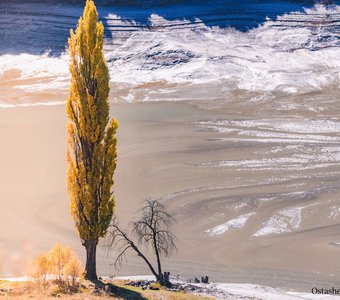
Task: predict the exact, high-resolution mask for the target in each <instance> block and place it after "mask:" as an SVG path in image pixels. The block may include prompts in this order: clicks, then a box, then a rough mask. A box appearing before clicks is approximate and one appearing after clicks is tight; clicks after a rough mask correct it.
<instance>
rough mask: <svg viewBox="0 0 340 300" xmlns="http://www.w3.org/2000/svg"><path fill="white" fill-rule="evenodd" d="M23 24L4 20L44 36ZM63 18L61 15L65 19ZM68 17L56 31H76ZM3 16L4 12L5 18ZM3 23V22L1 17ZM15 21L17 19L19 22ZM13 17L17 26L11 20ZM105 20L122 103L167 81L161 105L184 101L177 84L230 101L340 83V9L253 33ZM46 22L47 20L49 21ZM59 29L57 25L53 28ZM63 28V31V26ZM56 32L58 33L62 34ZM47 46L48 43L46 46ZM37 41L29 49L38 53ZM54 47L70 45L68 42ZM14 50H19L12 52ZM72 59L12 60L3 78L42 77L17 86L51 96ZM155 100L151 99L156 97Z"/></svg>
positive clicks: (31, 20) (6, 61)
mask: <svg viewBox="0 0 340 300" xmlns="http://www.w3.org/2000/svg"><path fill="white" fill-rule="evenodd" d="M22 9H23V10H25V9H27V10H29V9H30V10H29V11H28V12H27V13H26V14H24V16H23V17H22V18H20V19H18V18H17V16H13V15H11V14H5V15H4V18H5V19H6V18H7V19H6V20H5V21H6V22H5V23H7V24H9V23H11V22H13V23H17V22H22V25H20V26H23V30H25V31H27V32H28V33H30V32H31V31H32V30H33V31H34V30H37V34H39V35H40V34H42V35H44V36H45V35H46V34H48V33H47V32H42V33H39V32H38V31H39V30H38V29H39V22H40V20H39V19H37V18H36V17H35V16H34V15H32V14H33V13H32V12H31V10H32V8H29V9H28V8H27V7H26V8H25V6H23V8H22ZM59 13H60V12H59ZM64 13H65V15H67V16H68V18H69V19H68V21H67V22H66V21H65V22H64V21H63V20H64V19H65V18H66V17H65V16H60V15H58V14H57V12H55V13H54V14H52V13H51V17H50V19H48V21H49V22H51V24H54V25H53V26H57V25H55V22H57V23H58V24H59V23H60V26H69V27H72V25H71V23H70V22H71V21H70V18H71V19H72V22H74V21H75V20H76V15H77V13H78V11H75V10H72V9H70V10H69V11H68V12H67V14H66V12H64ZM2 14H4V12H2ZM2 16H3V15H2ZM14 17H15V19H13V18H14ZM11 18H12V19H11ZM104 19H105V20H106V21H105V25H106V26H107V28H106V30H107V31H108V32H109V34H107V36H110V35H111V38H108V39H107V40H106V43H105V49H106V57H107V60H108V64H109V68H110V75H111V81H112V82H113V83H116V84H120V85H127V86H128V87H129V89H130V92H131V93H130V95H128V97H125V98H122V99H121V100H123V101H124V99H127V98H128V99H129V101H135V100H146V101H147V100H152V99H154V97H149V96H150V95H149V93H148V91H146V92H145V93H144V94H143V95H142V96H141V95H140V93H139V94H138V96H137V92H136V93H135V92H134V91H135V89H138V88H139V87H140V86H141V85H143V84H145V83H156V82H162V83H163V85H162V89H161V90H160V91H158V92H159V93H160V94H162V95H163V97H158V98H157V99H166V100H181V99H184V98H185V96H183V98H181V97H178V95H176V97H172V96H171V95H170V94H167V93H168V92H171V91H172V90H173V84H175V85H177V88H180V86H181V85H186V86H188V85H189V86H190V85H193V86H195V85H202V84H205V83H209V84H210V85H211V86H214V92H215V93H213V94H214V97H216V98H217V97H218V98H222V99H225V101H227V100H228V99H229V97H230V95H231V94H232V93H234V92H238V93H240V92H245V93H247V92H258V93H262V94H264V95H266V94H273V93H284V94H288V95H289V94H291V93H307V92H315V91H320V90H322V89H324V88H328V87H332V88H338V87H339V84H340V60H339V59H338V58H339V57H340V47H339V46H340V39H339V37H340V6H331V7H328V8H325V7H324V6H321V5H316V6H315V7H314V8H312V9H305V10H304V11H303V12H292V13H289V14H284V15H282V16H279V17H278V18H277V19H276V20H267V21H266V22H265V23H264V24H263V25H262V26H260V27H258V28H255V29H252V30H250V31H247V32H241V31H238V30H236V29H233V28H219V27H209V26H206V25H205V24H204V23H203V22H202V21H201V20H199V19H196V20H194V21H192V20H191V21H189V20H186V19H179V20H167V19H166V18H164V17H162V16H160V15H156V14H152V15H150V17H149V20H148V25H147V26H146V25H145V24H142V23H139V22H138V21H137V20H127V19H123V18H121V17H120V16H118V15H116V14H114V13H113V12H109V13H108V14H107V15H106V16H105V17H104ZM45 21H46V20H45ZM51 26H52V25H51ZM58 26H59V25H58ZM4 30H6V32H5V36H7V35H8V36H9V35H11V34H14V35H13V41H14V42H15V32H14V33H13V32H11V28H7V27H6V28H5V29H4V28H0V34H1V33H2V34H4V32H3V31H4ZM55 30H57V29H55ZM45 39H46V41H48V38H47V37H42V40H44V41H45ZM34 43H35V42H34V40H33V41H32V44H31V45H27V48H28V49H31V48H32V49H34ZM53 43H58V44H59V43H61V46H62V47H63V46H64V45H65V43H66V40H65V39H64V38H61V37H60V40H53ZM13 47H15V46H13ZM67 65H68V55H67V53H64V54H62V55H61V56H57V57H51V56H49V55H47V54H42V55H36V54H6V55H1V56H0V76H1V75H4V74H6V72H8V71H10V70H18V71H19V72H20V73H21V78H22V79H27V78H43V80H42V81H41V82H39V83H32V84H24V83H18V85H17V88H23V89H25V90H32V91H36V90H44V89H50V88H63V89H66V88H67V85H68V76H69V75H68V67H67ZM150 93H151V92H150Z"/></svg>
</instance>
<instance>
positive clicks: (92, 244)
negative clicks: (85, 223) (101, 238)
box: [84, 240, 98, 280]
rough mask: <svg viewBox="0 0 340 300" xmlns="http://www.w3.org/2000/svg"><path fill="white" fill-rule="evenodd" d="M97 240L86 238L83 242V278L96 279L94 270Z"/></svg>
mask: <svg viewBox="0 0 340 300" xmlns="http://www.w3.org/2000/svg"><path fill="white" fill-rule="evenodd" d="M97 243H98V241H97V240H87V241H85V243H84V246H85V249H86V266H85V274H84V275H85V279H88V280H98V277H97V271H96V250H97Z"/></svg>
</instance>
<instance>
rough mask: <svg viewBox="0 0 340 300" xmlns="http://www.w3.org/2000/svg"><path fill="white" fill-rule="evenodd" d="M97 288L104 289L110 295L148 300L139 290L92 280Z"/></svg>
mask: <svg viewBox="0 0 340 300" xmlns="http://www.w3.org/2000/svg"><path fill="white" fill-rule="evenodd" d="M90 281H91V282H92V283H93V284H94V285H95V287H96V288H97V289H100V290H104V291H105V292H106V293H107V294H108V295H110V296H112V297H118V298H122V299H125V300H147V298H145V297H143V295H142V294H141V293H139V292H136V291H133V290H130V289H128V288H124V287H121V286H117V285H114V284H113V283H105V282H103V281H101V280H90Z"/></svg>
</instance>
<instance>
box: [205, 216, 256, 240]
mask: <svg viewBox="0 0 340 300" xmlns="http://www.w3.org/2000/svg"><path fill="white" fill-rule="evenodd" d="M254 214H255V213H248V214H245V215H241V216H239V217H237V218H235V219H231V220H229V221H228V222H226V223H224V224H221V225H218V226H216V227H214V228H212V229H209V230H206V233H208V234H209V235H210V236H215V235H220V234H224V233H225V232H227V231H228V230H230V229H241V228H243V227H244V226H245V225H246V223H247V221H248V219H249V218H250V217H251V216H253V215H254Z"/></svg>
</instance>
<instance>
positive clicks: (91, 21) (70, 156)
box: [66, 0, 118, 280]
mask: <svg viewBox="0 0 340 300" xmlns="http://www.w3.org/2000/svg"><path fill="white" fill-rule="evenodd" d="M103 33H104V26H103V24H102V23H101V22H98V13H97V10H96V7H95V4H94V2H93V1H92V0H87V2H86V6H85V9H84V13H83V16H82V17H81V18H80V19H79V22H78V26H77V29H76V31H75V32H73V30H71V36H70V38H69V40H68V43H69V50H70V65H69V69H70V73H71V87H70V94H69V98H68V99H67V104H66V110H67V116H68V118H69V122H68V125H67V133H68V149H67V161H68V171H67V186H68V193H69V197H70V200H71V213H72V216H73V218H74V221H75V225H76V227H77V229H78V232H79V236H80V239H81V242H82V245H83V246H84V247H85V249H86V267H85V274H84V275H85V278H86V279H90V280H97V272H96V249H97V244H98V240H99V238H101V237H104V236H105V235H106V232H107V228H108V226H109V223H110V221H111V219H112V215H113V212H114V207H115V200H114V196H113V193H112V191H111V189H112V185H113V183H114V182H113V174H114V171H115V168H116V157H117V149H116V137H115V134H116V130H117V127H118V122H117V121H116V120H114V119H113V120H111V121H110V122H109V110H110V107H109V101H108V97H109V73H108V67H107V64H106V61H105V58H104V55H103Z"/></svg>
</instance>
